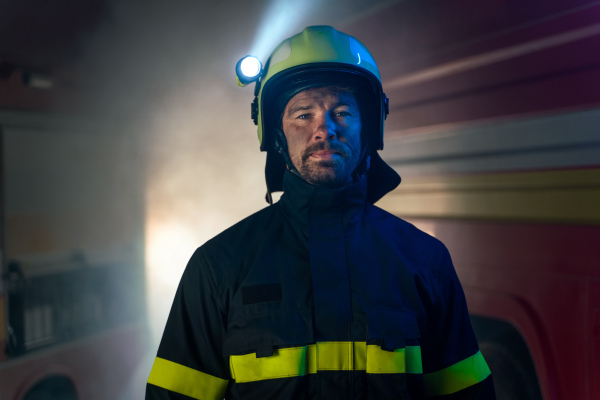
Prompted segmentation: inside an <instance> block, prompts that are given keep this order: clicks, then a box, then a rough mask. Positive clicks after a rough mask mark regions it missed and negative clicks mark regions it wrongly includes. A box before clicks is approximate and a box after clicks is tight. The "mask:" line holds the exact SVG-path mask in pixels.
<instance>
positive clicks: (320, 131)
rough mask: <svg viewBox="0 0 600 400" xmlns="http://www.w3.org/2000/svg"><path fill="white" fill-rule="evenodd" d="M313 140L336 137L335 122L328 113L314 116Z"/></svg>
mask: <svg viewBox="0 0 600 400" xmlns="http://www.w3.org/2000/svg"><path fill="white" fill-rule="evenodd" d="M316 124H317V126H316V129H315V134H314V139H315V140H334V139H335V137H336V128H337V127H336V123H335V120H334V118H333V117H332V116H331V115H329V113H326V114H323V115H320V116H319V117H317V118H316Z"/></svg>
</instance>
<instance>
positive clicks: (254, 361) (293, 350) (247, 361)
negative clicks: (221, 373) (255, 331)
mask: <svg viewBox="0 0 600 400" xmlns="http://www.w3.org/2000/svg"><path fill="white" fill-rule="evenodd" d="M309 353H313V355H311V356H310V357H309ZM314 354H316V345H310V346H303V347H290V348H287V349H276V350H274V351H273V355H272V356H270V357H261V358H257V357H256V354H255V353H251V354H246V355H243V356H231V357H229V366H230V368H231V375H232V377H233V379H235V381H236V382H238V383H243V382H254V381H262V380H264V379H275V378H285V377H292V376H302V375H306V374H307V373H308V371H309V370H311V369H314V372H316V371H317V366H316V361H317V360H316V357H315V356H314ZM309 360H310V361H309ZM313 363H314V365H310V364H313ZM314 372H313V373H314Z"/></svg>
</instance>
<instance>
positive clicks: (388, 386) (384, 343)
mask: <svg viewBox="0 0 600 400" xmlns="http://www.w3.org/2000/svg"><path fill="white" fill-rule="evenodd" d="M367 327H368V331H367V332H368V334H367V356H366V358H367V362H366V364H367V365H366V372H367V382H368V387H369V398H370V399H388V398H396V399H410V398H411V397H410V395H409V388H408V387H407V381H410V379H408V380H407V374H408V375H411V374H421V373H422V370H423V369H422V365H421V348H420V347H419V346H418V339H419V337H420V333H419V327H418V325H417V320H416V318H415V316H414V315H413V314H412V313H409V312H405V311H400V310H394V309H375V310H370V311H369V312H367ZM413 376H414V375H413Z"/></svg>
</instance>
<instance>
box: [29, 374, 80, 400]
mask: <svg viewBox="0 0 600 400" xmlns="http://www.w3.org/2000/svg"><path fill="white" fill-rule="evenodd" d="M23 400H77V395H76V394H75V387H74V386H73V383H72V382H71V381H70V380H69V379H68V378H65V377H55V378H50V379H47V380H45V381H42V382H40V383H38V384H36V385H35V386H34V387H33V388H31V390H30V391H29V392H27V394H26V395H25V397H23Z"/></svg>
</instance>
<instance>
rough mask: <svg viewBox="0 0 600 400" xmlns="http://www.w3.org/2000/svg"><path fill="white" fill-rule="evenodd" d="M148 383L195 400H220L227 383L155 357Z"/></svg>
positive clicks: (223, 395)
mask: <svg viewBox="0 0 600 400" xmlns="http://www.w3.org/2000/svg"><path fill="white" fill-rule="evenodd" d="M148 383H151V384H153V385H156V386H158V387H161V388H164V389H167V390H170V391H172V392H176V393H180V394H184V395H186V396H189V397H191V398H193V399H197V400H217V399H218V400H220V399H222V398H223V397H225V391H226V390H227V383H228V381H227V380H225V379H221V378H217V377H216V376H212V375H209V374H205V373H204V372H200V371H197V370H195V369H192V368H189V367H186V366H184V365H181V364H177V363H174V362H172V361H169V360H165V359H164V358H160V357H156V360H154V365H153V366H152V371H150V376H149V377H148Z"/></svg>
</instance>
